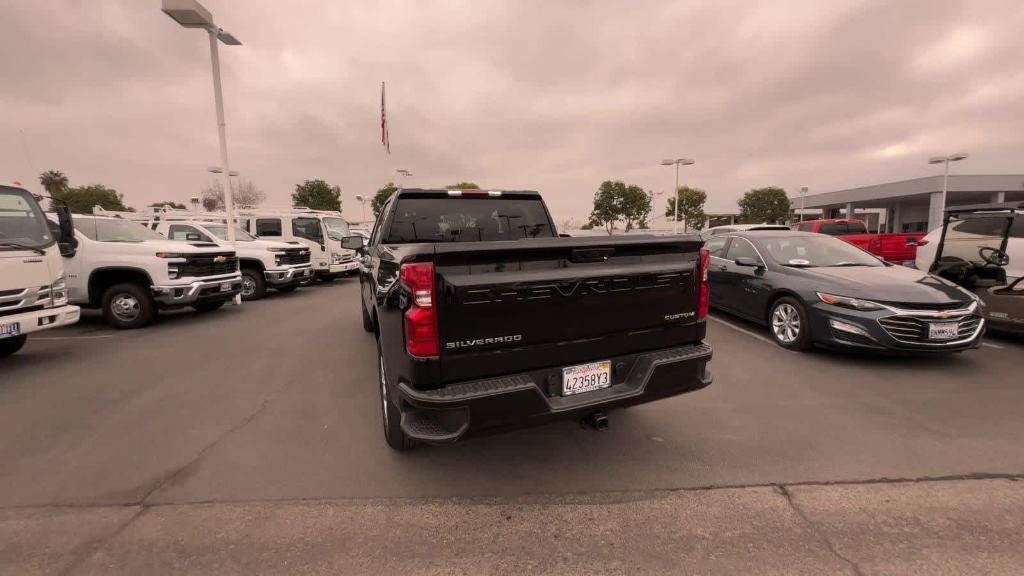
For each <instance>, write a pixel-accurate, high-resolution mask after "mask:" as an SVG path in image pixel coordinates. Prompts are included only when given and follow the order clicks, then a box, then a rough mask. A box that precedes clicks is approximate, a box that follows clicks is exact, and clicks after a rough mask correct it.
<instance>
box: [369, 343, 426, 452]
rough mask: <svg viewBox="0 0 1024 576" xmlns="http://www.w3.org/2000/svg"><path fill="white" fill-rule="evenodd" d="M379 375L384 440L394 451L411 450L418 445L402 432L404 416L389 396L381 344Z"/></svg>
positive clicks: (378, 363) (378, 361) (378, 346)
mask: <svg viewBox="0 0 1024 576" xmlns="http://www.w3.org/2000/svg"><path fill="white" fill-rule="evenodd" d="M377 374H378V378H377V380H378V387H379V388H380V403H381V417H382V418H383V422H384V440H385V441H386V442H387V443H388V446H390V447H391V448H392V449H393V450H397V451H399V452H402V451H404V450H409V449H411V448H413V447H414V446H415V445H416V444H415V442H413V440H412V439H410V438H409V437H408V436H406V435H405V432H403V431H402V424H401V422H402V414H401V412H399V411H398V406H396V405H395V403H394V402H393V401H392V400H391V395H390V394H388V385H387V374H386V373H385V372H384V356H382V355H381V353H380V343H378V344H377Z"/></svg>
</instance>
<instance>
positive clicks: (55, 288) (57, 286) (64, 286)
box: [50, 276, 68, 308]
mask: <svg viewBox="0 0 1024 576" xmlns="http://www.w3.org/2000/svg"><path fill="white" fill-rule="evenodd" d="M50 298H51V300H50V302H51V303H52V304H53V307H54V308H57V307H59V306H64V305H66V304H67V303H68V281H67V279H65V278H64V277H63V276H61V277H60V278H57V279H56V280H54V281H53V284H50Z"/></svg>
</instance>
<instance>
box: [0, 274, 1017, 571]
mask: <svg viewBox="0 0 1024 576" xmlns="http://www.w3.org/2000/svg"><path fill="white" fill-rule="evenodd" d="M356 295H357V282H356V280H355V279H345V280H340V281H338V282H335V283H333V284H325V285H317V286H315V287H312V288H309V289H303V290H299V291H297V292H295V293H293V294H275V295H273V296H271V297H269V298H267V299H265V300H262V301H259V302H252V303H246V304H245V305H244V306H243V307H242V308H235V307H227V308H225V309H222V310H220V311H217V312H213V313H210V314H195V313H192V312H184V313H177V314H171V315H167V316H165V317H163V318H162V320H161V321H160V322H159V323H158V324H157V325H156V326H154V327H152V328H149V329H146V330H143V331H136V332H115V331H111V330H109V329H107V328H106V327H105V326H104V325H103V324H102V323H101V321H100V319H99V317H98V316H97V315H96V314H94V313H90V314H86V315H85V317H84V318H83V320H82V322H81V323H80V324H78V325H76V326H72V327H69V328H66V329H60V330H55V331H52V332H47V333H45V334H41V335H39V336H36V337H34V338H33V339H32V340H30V342H29V344H28V345H27V346H26V347H25V349H24V350H23V351H22V352H21V353H19V354H18V355H16V356H14V357H12V358H10V359H7V360H6V361H4V362H2V363H0V463H2V466H0V573H16V574H32V573H40V574H50V573H68V574H114V573H123V574H141V573H146V574H154V573H161V572H199V573H216V574H236V573H237V574H252V573H261V572H265V573H273V572H299V573H345V572H357V573H359V572H365V573H380V572H384V571H385V570H386V571H388V572H392V571H406V572H412V573H417V572H428V573H429V572H453V573H479V572H497V573H503V572H513V571H515V572H517V573H520V572H524V571H525V572H528V573H529V572H544V571H547V572H556V573H562V572H578V573H595V572H612V573H616V572H618V573H625V572H634V571H649V572H678V571H679V570H680V569H683V570H684V571H691V570H692V571H694V572H702V573H707V572H718V573H808V574H821V573H843V572H846V573H859V574H868V573H879V574H881V573H893V572H918V573H929V574H935V573H958V572H962V571H963V570H964V569H965V568H964V564H963V563H965V562H971V563H972V569H971V571H972V572H973V573H1014V572H1017V573H1019V572H1020V571H1021V569H1022V568H1021V567H1022V566H1024V483H1022V482H1019V480H1020V479H1021V478H1022V477H1024V476H1021V475H1022V474H1024V447H1022V445H1021V438H1024V419H1022V418H1021V417H1020V406H1021V405H1024V386H1022V382H1024V379H1022V378H1021V375H1020V368H1021V366H1022V365H1021V359H1022V358H1024V355H1022V352H1024V343H1021V342H1015V341H1010V340H1000V339H991V340H989V341H988V343H987V345H986V346H984V347H982V348H981V349H979V350H972V351H967V352H964V353H962V354H955V355H951V356H946V357H916V358H898V357H864V356H857V355H845V354H833V353H825V352H812V353H806V354H799V353H793V352H787V351H784V350H782V349H780V348H778V347H777V346H775V345H774V344H772V343H770V342H769V341H767V340H766V338H765V335H764V334H763V333H761V332H760V329H759V328H757V327H755V326H752V325H749V324H746V323H742V322H741V321H738V320H735V319H732V318H729V317H727V316H724V315H722V314H715V315H714V317H713V320H712V321H711V322H710V323H709V340H710V341H711V343H712V344H713V345H714V347H715V358H714V360H713V362H712V370H713V373H714V376H715V383H714V384H713V385H712V386H711V387H709V388H707V389H705V390H702V391H699V392H697V393H694V394H691V395H685V396H681V397H676V398H672V399H669V400H666V401H662V402H659V403H655V404H649V405H644V406H640V407H635V408H630V409H628V410H623V411H618V412H613V413H611V414H609V417H610V421H611V429H610V430H609V431H607V432H603V433H598V432H594V431H590V430H584V429H581V428H580V426H579V425H578V424H577V423H576V422H568V421H567V422H559V423H554V424H551V425H547V426H544V427H540V428H533V429H527V430H521V431H515V432H511V433H506V434H502V435H496V436H490V437H486V438H481V439H477V440H473V441H469V442H466V443H463V444H458V445H454V446H448V447H426V448H422V449H419V450H416V451H413V452H411V453H407V454H398V453H394V452H392V451H391V450H389V449H388V448H387V447H386V445H385V444H384V440H383V438H382V433H381V427H380V407H379V398H378V393H377V388H376V381H375V378H376V369H375V349H374V343H373V341H372V339H371V337H370V336H368V335H367V334H366V333H364V332H363V331H362V328H361V326H360V322H359V308H358V303H357V300H356ZM382 567H383V568H384V569H383V570H382ZM681 567H682V568H681Z"/></svg>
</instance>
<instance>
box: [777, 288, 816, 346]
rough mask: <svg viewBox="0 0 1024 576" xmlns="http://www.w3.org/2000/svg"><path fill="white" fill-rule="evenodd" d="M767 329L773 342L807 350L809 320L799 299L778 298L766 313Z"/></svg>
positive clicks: (809, 328) (809, 336)
mask: <svg viewBox="0 0 1024 576" xmlns="http://www.w3.org/2000/svg"><path fill="white" fill-rule="evenodd" d="M768 331H769V332H771V335H772V339H774V340H775V343H776V344H778V345H779V346H782V347H783V348H787V349H789V350H808V349H810V347H811V346H813V345H814V343H813V342H812V341H811V322H810V319H809V318H808V316H807V310H806V309H804V305H803V304H801V303H800V301H799V300H797V299H796V298H793V297H790V296H784V297H782V298H779V299H778V300H776V301H775V303H774V304H772V309H771V311H770V312H769V313H768Z"/></svg>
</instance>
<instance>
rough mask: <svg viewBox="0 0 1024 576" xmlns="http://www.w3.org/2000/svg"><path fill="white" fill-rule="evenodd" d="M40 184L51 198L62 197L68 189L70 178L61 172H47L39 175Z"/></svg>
mask: <svg viewBox="0 0 1024 576" xmlns="http://www.w3.org/2000/svg"><path fill="white" fill-rule="evenodd" d="M39 183H40V184H42V185H43V189H45V190H46V193H47V194H49V195H50V196H51V197H56V196H55V195H60V194H62V193H64V192H65V191H67V189H68V177H67V176H65V175H64V173H63V172H61V171H60V170H47V171H46V172H43V173H42V174H40V175H39Z"/></svg>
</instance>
